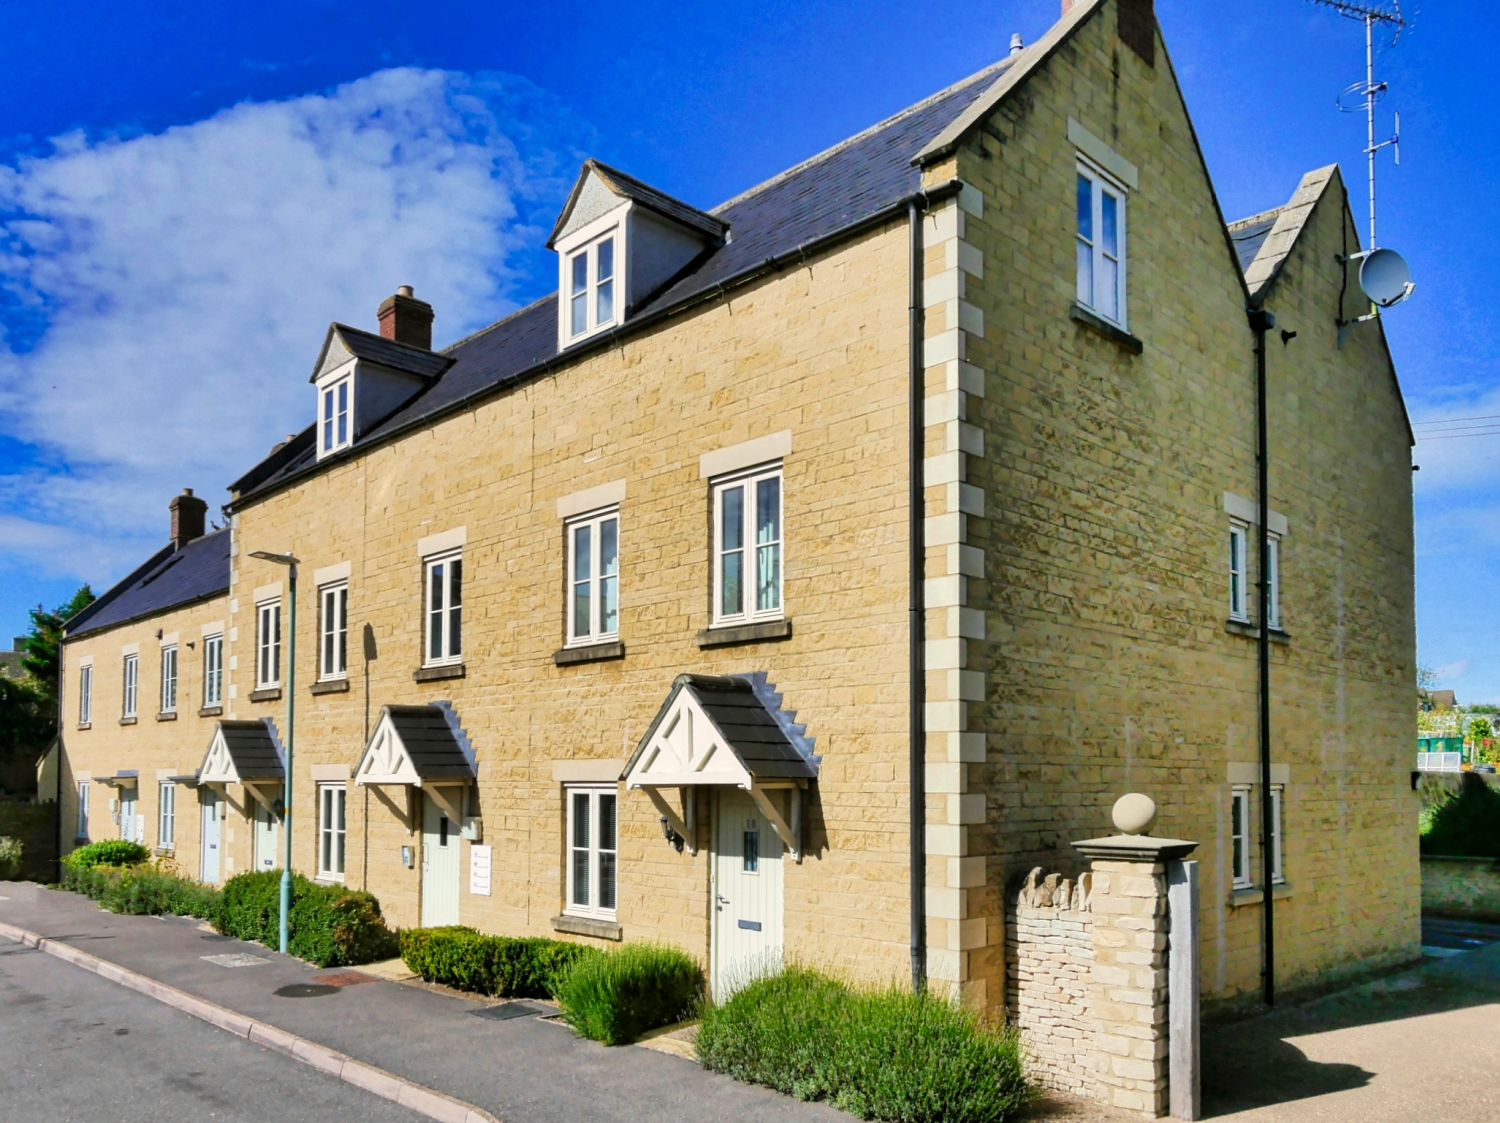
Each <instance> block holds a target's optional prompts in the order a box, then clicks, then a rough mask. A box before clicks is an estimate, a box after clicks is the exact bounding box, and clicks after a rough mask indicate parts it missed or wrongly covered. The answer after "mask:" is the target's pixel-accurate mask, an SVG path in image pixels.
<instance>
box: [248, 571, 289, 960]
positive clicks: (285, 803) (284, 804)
mask: <svg viewBox="0 0 1500 1123" xmlns="http://www.w3.org/2000/svg"><path fill="white" fill-rule="evenodd" d="M250 556H251V557H252V558H259V559H260V560H261V561H268V562H272V563H273V564H275V565H284V566H286V567H287V577H288V580H289V586H290V595H289V596H288V598H287V602H288V610H289V611H288V613H287V617H288V619H287V645H286V646H287V656H286V768H285V771H284V773H283V775H282V780H281V830H282V833H283V834H284V835H285V836H286V857H285V859H284V860H283V861H282V863H281V954H282V955H285V954H286V948H287V917H288V916H289V915H290V913H291V911H292V744H293V739H294V736H295V733H296V718H297V559H296V558H295V557H293V556H292V555H291V554H290V553H287V554H273V553H271V552H270V551H269V550H255V551H252V552H251V554H250Z"/></svg>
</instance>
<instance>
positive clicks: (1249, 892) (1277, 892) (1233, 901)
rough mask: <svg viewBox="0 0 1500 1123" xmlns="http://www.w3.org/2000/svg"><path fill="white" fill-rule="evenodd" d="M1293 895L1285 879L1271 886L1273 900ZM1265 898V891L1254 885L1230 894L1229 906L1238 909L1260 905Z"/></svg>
mask: <svg viewBox="0 0 1500 1123" xmlns="http://www.w3.org/2000/svg"><path fill="white" fill-rule="evenodd" d="M1291 895H1292V887H1291V886H1290V885H1288V884H1287V883H1286V882H1284V881H1282V882H1279V883H1278V884H1276V885H1273V886H1271V900H1273V901H1284V900H1286V899H1287V898H1288V897H1290V896H1291ZM1265 899H1266V894H1265V892H1264V891H1263V890H1262V889H1261V888H1260V887H1259V886H1258V885H1252V886H1251V887H1250V888H1249V889H1236V890H1235V891H1234V892H1233V893H1231V894H1229V907H1230V908H1232V909H1237V908H1243V907H1244V906H1245V905H1258V904H1260V903H1261V902H1262V901H1264V900H1265Z"/></svg>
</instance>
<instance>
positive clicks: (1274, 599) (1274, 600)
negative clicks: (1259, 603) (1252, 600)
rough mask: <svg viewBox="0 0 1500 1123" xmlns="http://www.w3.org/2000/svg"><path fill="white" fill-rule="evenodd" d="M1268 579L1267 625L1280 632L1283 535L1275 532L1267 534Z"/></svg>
mask: <svg viewBox="0 0 1500 1123" xmlns="http://www.w3.org/2000/svg"><path fill="white" fill-rule="evenodd" d="M1266 581H1267V583H1268V584H1269V586H1270V588H1269V589H1267V591H1266V593H1267V600H1266V605H1267V609H1266V626H1267V627H1269V628H1272V629H1274V630H1275V631H1278V632H1279V631H1280V630H1281V535H1279V534H1275V533H1267V535H1266Z"/></svg>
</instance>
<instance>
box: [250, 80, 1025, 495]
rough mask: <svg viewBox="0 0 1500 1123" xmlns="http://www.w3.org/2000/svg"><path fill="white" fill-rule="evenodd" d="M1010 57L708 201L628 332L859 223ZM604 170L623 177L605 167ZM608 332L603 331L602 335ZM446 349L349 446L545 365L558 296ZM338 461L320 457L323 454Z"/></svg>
mask: <svg viewBox="0 0 1500 1123" xmlns="http://www.w3.org/2000/svg"><path fill="white" fill-rule="evenodd" d="M1013 61H1014V60H1012V59H1010V58H1006V59H1002V60H1001V61H1000V62H998V63H995V64H994V65H993V66H990V67H988V68H986V69H985V70H982V71H980V72H979V73H977V74H974V75H971V76H970V77H968V78H965V79H964V80H963V81H961V82H959V83H957V84H956V85H953V86H950V87H949V88H948V89H946V90H943V91H941V92H940V93H937V94H935V95H933V96H932V97H930V98H928V99H927V100H925V101H922V102H919V103H918V104H917V105H914V106H912V107H910V108H909V109H906V110H904V111H902V112H901V113H898V114H896V115H895V116H894V117H891V118H889V119H887V120H885V121H882V122H881V123H880V124H878V125H875V126H873V127H872V128H870V129H867V130H866V131H865V132H863V133H860V134H859V135H857V136H855V137H852V138H850V139H849V140H846V141H843V142H842V143H840V144H838V145H836V146H835V147H833V148H830V149H829V150H827V151H826V152H823V153H821V154H819V155H817V156H814V157H812V158H811V159H809V160H807V161H805V162H803V163H801V164H798V165H797V166H796V167H794V168H791V169H790V170H789V171H786V172H783V173H781V174H780V175H778V176H776V177H774V178H772V179H770V180H767V181H766V182H765V183H763V184H761V185H759V186H758V187H755V188H752V189H751V190H749V191H747V192H745V193H744V194H742V195H739V196H736V197H735V198H733V199H731V200H729V201H728V202H727V203H724V204H722V205H721V206H718V207H715V208H714V209H713V211H712V212H710V213H711V214H712V216H713V217H714V218H716V219H718V220H720V221H722V222H723V223H725V224H727V225H728V226H729V227H730V228H731V237H730V240H729V241H728V242H727V243H726V244H724V245H722V246H719V247H718V248H716V249H714V250H713V251H712V252H710V253H707V254H705V255H704V257H702V258H701V259H699V261H698V264H697V267H696V268H694V269H692V270H691V271H690V272H689V273H687V274H686V275H683V276H680V277H678V278H677V279H675V280H674V281H672V282H669V284H668V285H667V286H666V287H665V288H664V289H663V290H662V291H661V292H659V293H657V294H656V295H655V296H652V297H650V298H648V299H647V300H646V301H645V302H644V303H643V304H642V305H641V306H640V307H639V308H637V309H635V310H634V312H633V314H632V316H631V320H630V321H629V322H627V324H626V325H625V329H624V330H626V331H628V330H629V329H630V327H631V325H632V324H635V323H639V322H640V321H642V320H643V319H646V318H648V317H651V316H654V315H656V314H659V313H663V312H666V311H668V310H670V309H672V308H675V307H677V306H680V305H684V304H687V303H688V302H690V301H692V300H694V299H696V298H698V297H700V296H703V295H706V294H711V293H713V292H716V291H719V290H720V289H721V288H722V287H724V286H725V285H728V284H730V283H731V282H733V281H735V280H736V279H737V278H740V277H742V276H745V275H747V274H753V273H755V272H757V271H758V270H760V269H762V268H763V267H765V266H766V265H767V263H768V262H771V261H773V260H775V259H778V258H780V257H783V256H786V255H795V254H796V253H797V252H798V250H799V248H800V247H803V246H806V245H808V244H809V243H813V242H816V241H818V240H819V239H822V238H826V237H829V236H830V235H835V234H837V233H838V232H839V231H841V230H844V229H848V228H853V227H856V226H857V225H858V224H860V223H861V222H863V221H867V220H869V219H871V218H872V217H873V216H876V215H879V214H880V213H881V212H882V211H884V210H886V209H887V208H890V207H891V206H893V205H895V204H898V203H899V202H900V201H901V200H902V199H904V198H906V197H908V196H909V195H911V194H913V193H915V192H916V191H918V190H920V189H921V186H922V174H921V170H920V169H919V168H917V167H915V166H914V165H913V164H912V160H913V158H914V157H915V156H916V155H917V154H918V153H919V152H920V151H921V150H922V148H923V146H924V145H926V144H927V142H928V141H929V140H930V139H931V138H932V137H933V136H934V135H935V134H937V133H938V132H939V131H940V130H942V129H943V127H944V126H945V125H947V124H948V123H949V122H951V121H953V120H954V119H955V118H956V117H958V116H959V115H960V114H961V113H963V111H964V110H965V109H967V108H968V107H969V106H970V105H971V104H972V103H973V102H974V101H975V100H976V99H977V98H978V97H980V96H981V95H982V94H984V93H985V91H986V90H988V89H990V88H991V87H992V86H993V85H994V83H995V80H996V76H997V75H1000V74H1002V73H1004V71H1005V70H1007V69H1008V68H1009V67H1010V66H1011V65H1012V63H1013ZM610 174H619V173H615V172H614V171H613V169H611V170H610ZM622 182H623V181H622ZM632 182H636V183H638V182H639V181H632ZM641 187H642V188H645V185H644V184H642V185H641ZM652 190H653V191H654V189H652ZM655 194H656V195H659V196H660V197H661V199H664V200H670V198H671V197H670V196H666V195H661V193H660V192H655ZM682 205H683V206H685V205H686V204H682ZM699 213H701V212H699ZM609 337H610V336H609V335H608V334H607V335H606V337H605V338H606V339H607V338H609ZM595 342H597V339H596V340H595ZM584 346H587V344H585V345H584ZM442 354H443V355H445V356H449V357H451V358H452V360H453V364H452V366H451V367H450V368H449V369H448V370H447V371H446V372H445V373H444V374H442V375H441V377H439V378H438V379H437V380H436V381H435V382H434V383H433V384H432V385H431V386H430V387H428V389H427V390H426V391H425V392H423V393H421V394H419V395H418V396H417V397H416V398H414V399H413V400H412V401H411V402H409V403H408V404H407V405H406V406H404V407H402V408H401V409H399V410H397V411H396V413H394V414H393V415H392V416H391V417H389V418H387V419H386V420H385V421H384V422H382V423H381V424H379V425H377V426H376V427H374V428H373V429H372V430H370V431H369V432H367V433H366V434H364V435H363V436H362V437H361V438H360V440H359V441H358V442H357V443H356V444H355V445H354V448H353V450H351V451H357V450H358V449H359V448H361V447H363V446H366V445H368V444H370V443H372V442H375V441H379V440H381V439H382V438H384V437H387V436H389V435H390V434H392V433H394V432H396V431H397V430H400V429H404V428H407V427H409V426H413V425H417V424H420V423H422V422H423V421H425V420H426V419H428V418H431V417H433V416H435V415H437V414H439V413H441V412H443V411H445V410H447V409H450V408H454V407H456V406H457V405H458V404H459V403H461V402H464V401H467V400H469V399H473V398H476V397H479V396H481V395H483V394H486V393H489V392H491V391H494V390H497V389H499V388H501V387H503V386H505V385H507V384H508V383H511V382H514V381H516V380H518V379H519V378H521V377H523V376H525V375H526V374H528V373H531V372H533V371H536V370H540V369H544V368H545V367H546V366H547V365H549V364H551V363H552V362H553V361H554V360H556V359H557V358H558V357H559V351H558V346H557V294H556V293H555V292H554V293H550V294H548V295H547V296H544V297H542V298H541V299H540V300H538V301H536V302H534V303H532V304H529V305H527V306H526V307H525V308H522V309H520V310H519V311H516V312H513V313H512V314H511V315H509V316H507V317H505V318H504V319H502V320H500V321H498V322H496V323H494V324H491V325H490V326H489V327H487V328H483V329H481V330H480V331H478V332H476V333H475V334H473V335H471V336H469V337H467V338H465V339H462V340H459V341H458V342H457V343H455V344H453V345H452V346H451V347H448V348H446V349H444V351H443V352H442ZM312 430H313V426H311V425H309V426H308V428H307V429H306V430H304V431H303V433H301V434H299V436H298V439H297V440H296V441H295V442H294V444H295V445H296V446H297V447H296V449H295V451H293V450H291V449H290V447H288V448H283V449H281V450H279V452H278V453H277V454H274V455H273V456H272V457H268V458H267V459H266V460H264V461H262V462H261V464H259V465H257V466H256V467H255V468H253V469H251V470H250V471H249V472H247V473H246V474H245V475H244V476H243V477H241V479H240V480H239V481H237V482H236V483H235V484H233V485H231V489H232V490H234V491H236V492H237V493H238V495H239V496H240V497H246V496H249V495H251V494H254V493H255V492H257V491H260V490H263V489H269V488H273V487H275V486H277V485H279V484H280V483H282V482H283V481H285V480H288V479H291V478H292V477H294V476H297V475H300V474H301V473H302V472H304V471H308V470H310V469H312V468H313V467H315V465H316V464H317V459H316V450H315V449H314V447H313V442H312ZM339 458H340V457H339V456H338V455H336V456H333V457H327V458H325V460H324V461H323V462H324V463H330V462H333V461H335V460H338V459H339ZM273 461H274V463H273Z"/></svg>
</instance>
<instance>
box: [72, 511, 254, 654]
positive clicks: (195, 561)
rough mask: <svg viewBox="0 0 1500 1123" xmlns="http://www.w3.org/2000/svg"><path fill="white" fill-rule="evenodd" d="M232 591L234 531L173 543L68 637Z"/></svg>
mask: <svg viewBox="0 0 1500 1123" xmlns="http://www.w3.org/2000/svg"><path fill="white" fill-rule="evenodd" d="M228 591H229V531H228V530H227V529H225V530H215V531H213V532H211V533H209V534H205V535H204V536H203V537H202V538H195V539H193V541H191V542H189V543H187V544H186V545H185V546H183V547H182V549H180V550H173V549H172V547H171V546H170V545H167V546H164V547H162V548H161V549H160V550H158V551H157V552H156V553H154V554H152V555H151V557H150V558H149V559H147V561H146V563H145V564H144V565H142V566H141V567H140V568H138V569H137V570H136V571H135V572H134V573H131V574H130V575H129V576H127V577H126V578H125V579H124V580H122V581H121V582H119V584H117V585H115V586H114V588H112V589H110V590H109V592H107V593H105V594H104V595H103V596H102V597H100V598H99V599H98V600H96V601H95V602H94V603H93V604H91V605H89V606H88V607H87V608H85V609H84V610H83V611H82V612H80V613H79V614H78V615H77V616H75V617H73V619H71V620H69V621H68V623H67V628H66V634H67V638H68V639H76V638H77V637H78V636H82V635H87V634H89V633H90V632H97V631H100V630H102V629H104V628H112V627H114V626H115V625H116V624H124V623H127V622H128V621H131V620H139V619H141V618H142V617H145V616H154V615H155V614H156V613H158V612H165V611H167V610H168V609H169V608H176V607H177V606H179V605H184V604H190V603H192V602H193V601H196V600H202V599H204V598H205V597H211V596H216V595H219V594H222V593H227V592H228Z"/></svg>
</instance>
